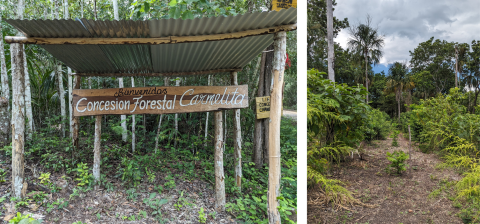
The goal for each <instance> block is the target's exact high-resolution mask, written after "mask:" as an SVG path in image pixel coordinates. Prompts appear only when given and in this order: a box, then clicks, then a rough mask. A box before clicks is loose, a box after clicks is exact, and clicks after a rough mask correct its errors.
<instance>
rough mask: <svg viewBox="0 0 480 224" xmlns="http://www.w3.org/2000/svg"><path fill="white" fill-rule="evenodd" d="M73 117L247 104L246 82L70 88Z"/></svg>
mask: <svg viewBox="0 0 480 224" xmlns="http://www.w3.org/2000/svg"><path fill="white" fill-rule="evenodd" d="M72 106H73V116H76V117H78V116H91V115H104V114H127V115H128V114H171V113H190V112H206V111H220V110H225V109H238V108H246V107H248V85H240V86H181V87H170V86H162V87H136V88H115V89H75V90H73V103H72Z"/></svg>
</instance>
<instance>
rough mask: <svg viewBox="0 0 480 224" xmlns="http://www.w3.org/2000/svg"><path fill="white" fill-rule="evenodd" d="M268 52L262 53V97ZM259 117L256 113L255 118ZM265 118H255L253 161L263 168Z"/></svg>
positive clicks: (259, 90)
mask: <svg viewBox="0 0 480 224" xmlns="http://www.w3.org/2000/svg"><path fill="white" fill-rule="evenodd" d="M266 55H267V54H266V53H265V52H264V53H262V59H261V62H260V74H259V78H258V91H257V96H258V97H262V96H263V92H264V81H265V58H266ZM256 117H257V115H256V113H255V118H256ZM262 124H263V119H258V118H257V119H255V134H254V136H255V144H254V146H255V149H254V152H253V154H254V159H253V161H254V162H255V168H257V169H261V168H262V166H263V157H262V154H263V153H262V151H263V147H262V146H263V145H262V134H263V125H262Z"/></svg>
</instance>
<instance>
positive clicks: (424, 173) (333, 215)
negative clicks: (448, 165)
mask: <svg viewBox="0 0 480 224" xmlns="http://www.w3.org/2000/svg"><path fill="white" fill-rule="evenodd" d="M398 142H399V144H400V146H399V147H392V146H391V145H392V139H387V140H382V141H375V142H374V143H373V144H372V145H367V146H365V147H364V148H365V154H363V156H362V159H360V158H359V156H358V155H357V154H355V156H354V159H351V158H350V159H348V160H347V161H346V162H345V163H342V164H341V165H340V167H338V166H337V167H335V168H334V171H333V175H332V176H331V177H330V178H334V179H338V180H341V181H343V182H344V183H346V184H347V189H348V190H350V191H351V192H354V193H355V195H354V197H355V198H357V199H359V200H360V201H361V202H363V203H365V204H369V205H373V207H372V208H369V207H365V206H356V207H348V209H349V210H346V209H338V210H334V209H332V205H324V204H321V203H319V198H321V195H320V192H319V190H318V188H317V187H314V188H311V189H309V190H308V223H329V224H330V223H369V224H373V223H385V224H386V223H395V224H399V223H403V224H407V223H462V220H461V219H460V218H459V217H457V216H456V215H455V214H457V213H458V212H459V209H457V208H455V207H453V206H452V204H453V203H452V201H450V200H449V199H448V198H446V197H445V196H440V197H435V198H432V197H428V196H429V194H430V193H431V192H432V191H434V190H435V189H438V188H439V183H440V181H441V180H450V181H451V180H454V181H457V180H460V176H459V175H458V174H457V173H455V172H454V171H452V170H446V169H445V170H440V169H436V168H435V166H436V164H438V163H441V160H440V159H439V158H438V156H437V155H435V154H425V153H422V152H420V151H419V150H418V149H417V148H416V147H413V148H412V151H411V157H410V159H409V160H408V161H407V164H409V167H408V168H407V171H405V172H404V173H403V174H402V175H401V176H395V175H390V174H387V173H386V172H385V167H387V164H389V163H390V161H388V160H387V159H386V153H387V152H393V151H394V150H403V151H404V152H406V153H407V152H408V139H405V138H403V137H402V136H401V135H400V136H399V141H398Z"/></svg>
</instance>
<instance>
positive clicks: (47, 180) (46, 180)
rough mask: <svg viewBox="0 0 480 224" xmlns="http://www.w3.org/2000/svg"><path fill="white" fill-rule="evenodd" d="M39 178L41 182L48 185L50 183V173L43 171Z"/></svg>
mask: <svg viewBox="0 0 480 224" xmlns="http://www.w3.org/2000/svg"><path fill="white" fill-rule="evenodd" d="M38 179H39V180H40V184H43V185H47V184H49V183H50V173H41V174H40V177H39V178H38Z"/></svg>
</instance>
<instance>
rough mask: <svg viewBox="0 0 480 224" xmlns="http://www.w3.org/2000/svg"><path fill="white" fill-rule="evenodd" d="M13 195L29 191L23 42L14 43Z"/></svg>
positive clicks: (21, 194) (21, 196)
mask: <svg viewBox="0 0 480 224" xmlns="http://www.w3.org/2000/svg"><path fill="white" fill-rule="evenodd" d="M11 49H12V51H11V54H12V65H14V66H15V68H16V69H14V70H13V77H12V95H13V96H12V97H13V99H12V101H13V102H12V196H13V197H18V198H23V197H25V193H26V191H27V186H26V184H27V182H26V181H25V170H24V166H25V161H24V139H25V114H24V113H23V109H24V108H25V98H24V97H23V94H24V90H25V84H24V83H25V70H24V69H23V65H24V62H23V60H24V58H23V54H24V51H23V50H22V46H21V44H12V48H11Z"/></svg>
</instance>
